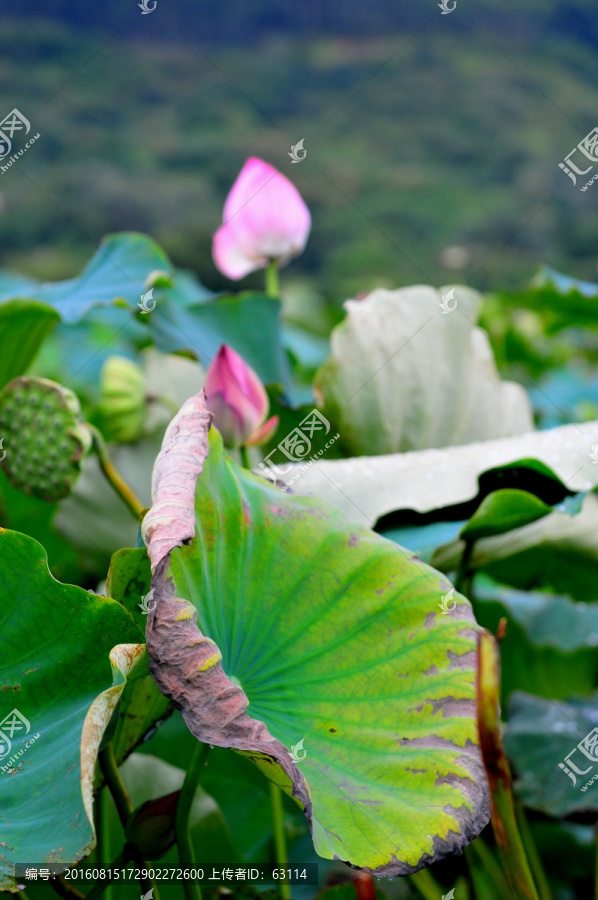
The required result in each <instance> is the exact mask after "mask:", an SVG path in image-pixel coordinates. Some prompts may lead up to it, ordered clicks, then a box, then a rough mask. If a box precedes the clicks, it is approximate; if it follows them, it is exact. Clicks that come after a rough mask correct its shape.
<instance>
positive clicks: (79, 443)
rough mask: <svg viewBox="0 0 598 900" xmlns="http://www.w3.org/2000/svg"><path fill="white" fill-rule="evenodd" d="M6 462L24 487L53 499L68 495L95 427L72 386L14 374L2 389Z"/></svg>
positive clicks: (6, 467) (16, 484)
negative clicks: (91, 426)
mask: <svg viewBox="0 0 598 900" xmlns="http://www.w3.org/2000/svg"><path fill="white" fill-rule="evenodd" d="M0 435H3V436H4V435H6V442H5V444H4V449H5V457H4V459H3V460H2V467H3V469H4V471H5V473H6V476H7V478H8V479H9V481H10V482H11V484H13V485H14V487H16V488H19V490H21V491H24V492H25V493H26V494H31V495H32V496H34V497H39V498H40V499H41V500H46V501H47V502H48V503H53V502H55V501H56V500H60V499H61V498H62V497H66V496H68V494H69V493H70V491H71V488H72V486H73V483H74V482H75V481H76V480H77V478H78V477H79V474H80V471H81V460H82V458H83V457H84V456H85V454H86V453H87V451H88V450H89V448H90V446H91V432H90V431H89V429H88V428H87V427H86V425H85V424H84V423H83V422H82V421H81V407H80V405H79V400H78V398H77V396H76V394H74V393H73V392H72V391H70V390H69V389H68V388H66V387H63V386H62V385H60V384H56V383H55V382H54V381H49V380H48V379H46V378H33V377H29V376H21V377H19V378H14V379H13V380H12V381H11V382H10V383H9V384H7V385H6V387H5V388H4V390H3V391H2V393H1V394H0Z"/></svg>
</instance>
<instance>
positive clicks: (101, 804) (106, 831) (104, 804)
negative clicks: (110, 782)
mask: <svg viewBox="0 0 598 900" xmlns="http://www.w3.org/2000/svg"><path fill="white" fill-rule="evenodd" d="M109 796H110V794H109V790H108V787H107V786H104V787H103V788H102V789H101V791H100V792H99V794H98V799H97V803H96V834H97V845H96V853H97V856H98V868H100V869H107V868H108V864H109V862H110V858H111V855H110V824H109V819H108V816H109V810H108V801H109ZM112 898H113V893H112V888H111V887H110V886H108V887H107V888H106V900H112Z"/></svg>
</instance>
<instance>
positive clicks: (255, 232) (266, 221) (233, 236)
mask: <svg viewBox="0 0 598 900" xmlns="http://www.w3.org/2000/svg"><path fill="white" fill-rule="evenodd" d="M310 227H311V217H310V214H309V210H308V208H307V206H306V205H305V203H304V202H303V200H302V198H301V195H300V194H299V191H298V190H297V188H296V187H295V186H294V185H293V184H291V182H290V181H289V179H288V178H286V177H285V176H284V175H282V174H281V173H280V172H279V171H278V170H277V169H275V168H274V166H271V165H269V163H266V162H263V160H261V159H257V158H255V157H252V158H251V159H248V160H247V162H246V163H245V165H244V166H243V168H242V169H241V172H240V174H239V176H238V178H237V180H236V181H235V183H234V185H233V187H232V189H231V191H230V193H229V195H228V197H227V199H226V203H225V205H224V216H223V224H222V225H221V227H220V228H219V229H218V231H217V232H216V234H215V235H214V240H213V245H212V253H213V256H214V262H215V263H216V265H217V267H218V268H219V269H220V271H221V272H222V273H223V274H224V275H226V276H227V278H232V279H234V280H237V279H239V278H243V277H244V276H245V275H248V274H249V272H254V271H255V270H256V269H265V268H266V267H267V266H268V264H269V262H270V261H271V260H276V262H277V263H278V265H279V266H283V265H285V264H286V263H288V262H289V260H290V259H292V258H293V257H294V256H298V255H299V254H300V253H302V252H303V249H304V247H305V244H306V243H307V238H308V236H309V230H310Z"/></svg>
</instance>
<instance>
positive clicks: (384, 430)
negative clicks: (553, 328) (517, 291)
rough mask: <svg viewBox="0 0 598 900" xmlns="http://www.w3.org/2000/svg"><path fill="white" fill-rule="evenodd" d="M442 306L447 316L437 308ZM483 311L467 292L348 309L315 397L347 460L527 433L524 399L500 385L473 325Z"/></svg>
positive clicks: (383, 296)
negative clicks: (339, 439)
mask: <svg viewBox="0 0 598 900" xmlns="http://www.w3.org/2000/svg"><path fill="white" fill-rule="evenodd" d="M449 295H451V296H450V297H449ZM443 298H448V299H447V301H446V302H447V304H448V306H449V307H452V308H449V309H446V308H443V306H442V304H443V302H444V300H443ZM479 303H480V296H479V294H477V293H476V292H475V291H472V290H471V289H470V288H466V287H455V288H453V289H451V291H448V292H447V290H446V289H443V290H442V292H439V291H436V290H434V289H433V288H431V287H428V286H425V285H416V286H414V287H408V288H403V289H401V290H397V291H388V290H383V289H380V290H375V291H373V292H372V293H371V294H369V295H368V296H367V297H366V298H365V299H363V300H349V301H347V302H346V303H345V309H346V310H347V317H346V319H345V320H344V321H343V322H341V323H340V325H337V327H336V328H335V329H334V331H333V332H332V337H331V354H330V357H329V359H328V360H327V362H326V363H324V365H323V367H322V368H321V369H320V371H319V373H318V375H317V377H316V391H317V394H318V396H319V398H321V401H322V403H323V411H324V414H325V415H326V416H327V417H328V418H329V419H330V420H331V421H332V424H333V427H334V428H335V430H337V431H339V432H340V434H341V441H342V444H343V446H344V447H345V449H346V450H347V452H348V453H350V454H353V455H356V456H358V455H361V454H367V455H370V456H371V455H375V454H382V453H397V452H405V451H409V450H420V449H423V448H425V447H447V446H450V445H455V444H468V443H471V442H472V441H487V440H490V439H492V438H498V437H506V436H509V435H513V434H520V433H522V432H525V431H529V430H531V428H532V427H533V421H532V416H531V405H530V402H529V399H528V397H527V394H526V393H525V391H524V389H523V388H522V387H520V386H519V385H517V384H514V383H512V382H501V380H500V377H499V375H498V372H497V370H496V366H495V364H494V359H493V356H492V350H491V348H490V344H489V343H488V338H487V337H486V334H485V333H484V332H483V331H481V330H480V329H479V328H477V327H476V326H475V324H474V323H475V321H476V319H477V313H478V306H479ZM445 305H446V304H445ZM447 312H448V313H450V314H448V315H447V314H446V313H447Z"/></svg>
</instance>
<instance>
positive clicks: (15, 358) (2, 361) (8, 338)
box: [0, 299, 59, 388]
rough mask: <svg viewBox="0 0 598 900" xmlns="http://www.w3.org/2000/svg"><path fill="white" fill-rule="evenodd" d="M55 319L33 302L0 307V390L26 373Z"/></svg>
mask: <svg viewBox="0 0 598 900" xmlns="http://www.w3.org/2000/svg"><path fill="white" fill-rule="evenodd" d="M58 319H59V315H58V313H57V312H56V310H54V309H52V307H51V306H46V305H45V304H44V303H37V302H36V301H35V300H20V299H17V300H10V301H9V302H8V303H1V304H0V345H1V346H2V354H1V356H0V388H3V387H4V385H5V384H7V383H8V382H9V381H10V380H11V379H12V378H16V377H17V375H22V374H23V373H24V372H25V371H26V370H27V368H28V366H29V364H30V363H31V362H32V361H33V359H34V357H35V355H36V354H37V351H38V350H39V348H40V347H41V345H42V344H43V342H44V340H45V338H46V337H47V336H48V335H49V333H50V332H51V331H52V329H53V328H54V326H55V325H56V322H58Z"/></svg>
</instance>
